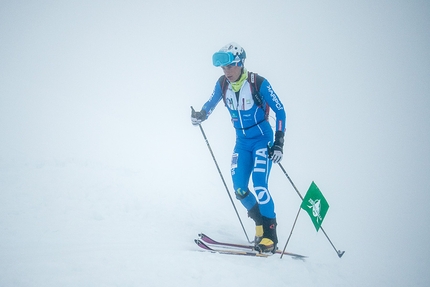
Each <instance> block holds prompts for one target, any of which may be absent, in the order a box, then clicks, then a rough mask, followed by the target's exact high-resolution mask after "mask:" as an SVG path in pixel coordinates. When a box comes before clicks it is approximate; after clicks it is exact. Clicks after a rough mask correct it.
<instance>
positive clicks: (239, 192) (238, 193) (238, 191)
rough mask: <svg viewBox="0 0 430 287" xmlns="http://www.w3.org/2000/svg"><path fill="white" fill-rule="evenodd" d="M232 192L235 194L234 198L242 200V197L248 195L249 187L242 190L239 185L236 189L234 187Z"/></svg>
mask: <svg viewBox="0 0 430 287" xmlns="http://www.w3.org/2000/svg"><path fill="white" fill-rule="evenodd" d="M234 194H236V198H237V199H239V200H242V199H244V198H245V197H247V196H248V194H249V189H246V190H243V189H241V188H240V187H239V188H238V189H236V190H235V191H234Z"/></svg>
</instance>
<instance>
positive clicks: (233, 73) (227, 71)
mask: <svg viewBox="0 0 430 287" xmlns="http://www.w3.org/2000/svg"><path fill="white" fill-rule="evenodd" d="M221 68H222V70H223V71H224V75H225V77H226V78H227V79H228V80H229V81H230V82H236V81H237V80H239V77H240V74H241V73H242V67H239V66H235V65H228V66H224V67H221Z"/></svg>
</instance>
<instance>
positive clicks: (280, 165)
mask: <svg viewBox="0 0 430 287" xmlns="http://www.w3.org/2000/svg"><path fill="white" fill-rule="evenodd" d="M279 167H280V168H281V169H282V171H283V172H284V174H285V176H286V177H287V178H288V180H289V181H290V183H291V185H292V186H293V188H294V190H295V191H296V192H297V194H298V195H299V196H300V199H301V200H302V201H303V196H302V195H301V194H300V192H299V190H298V189H297V187H296V186H295V185H294V183H293V181H292V180H291V178H290V176H289V175H288V173H287V172H286V171H285V169H284V167H283V166H282V164H281V163H279ZM320 229H321V230H322V232H323V233H324V235H325V237H327V240H328V241H329V242H330V244H331V246H332V247H333V249H334V250H335V251H336V253H337V256H339V258H341V257H342V255H343V254H344V253H345V251H340V250H337V249H336V247H335V246H334V244H333V242H332V241H331V240H330V238H329V237H328V235H327V233H326V232H325V230H324V228H323V227H322V226H321V227H320Z"/></svg>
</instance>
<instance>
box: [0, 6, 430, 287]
mask: <svg viewBox="0 0 430 287" xmlns="http://www.w3.org/2000/svg"><path fill="white" fill-rule="evenodd" d="M266 2H267V3H266ZM266 2H265V4H264V5H263V4H262V2H261V1H252V0H247V1H236V2H235V3H234V6H235V7H239V8H240V9H239V8H238V11H231V9H232V8H231V7H232V2H231V1H226V0H219V1H194V0H184V1H173V0H160V1H109V2H106V1H72V2H70V1H37V2H32V1H2V2H1V4H0V35H1V39H2V40H1V45H0V134H1V136H0V287H3V286H4V287H9V286H13V287H15V286H25V287H27V286H28V287H39V286H40V287H42V286H43V287H46V286H148V287H149V286H190V287H194V286H249V287H253V286H429V285H430V275H429V272H428V270H430V260H429V257H430V248H428V242H429V240H430V225H429V224H428V221H427V218H428V202H429V201H430V192H429V190H428V171H429V170H430V153H429V149H428V147H429V146H430V133H429V131H430V97H429V96H428V95H429V94H430V84H429V81H428V75H429V74H430V62H429V59H430V58H429V53H428V51H430V35H429V33H428V27H430V23H429V21H430V19H429V17H428V15H429V14H430V7H429V4H428V3H427V2H425V1H266ZM226 10H229V11H228V12H227V13H226ZM256 20H261V21H258V25H254V26H255V27H253V29H249V27H248V26H246V23H249V22H250V21H256ZM240 27H243V29H240ZM256 35H257V36H256ZM229 41H236V42H238V43H240V44H241V45H243V46H244V47H245V49H246V51H247V55H248V59H247V62H246V65H247V67H248V68H249V69H250V70H251V71H255V72H258V73H259V74H261V75H263V76H265V77H267V78H268V79H269V81H270V82H271V84H272V85H273V88H274V90H275V91H276V92H277V93H278V95H279V96H280V98H281V99H282V101H283V103H284V105H285V106H286V109H287V113H288V128H287V135H286V144H285V151H284V155H285V156H284V160H283V166H284V167H285V169H286V170H287V172H288V174H289V176H290V177H291V179H292V180H293V182H294V183H295V185H296V186H297V188H298V189H299V191H300V192H301V193H302V194H305V192H306V190H307V188H308V187H309V185H310V183H311V182H312V181H315V183H316V184H317V185H318V186H319V188H320V189H321V191H322V192H323V194H324V195H325V197H326V199H327V201H328V202H329V204H330V209H329V211H328V213H327V216H326V218H325V221H324V224H323V227H324V229H325V231H326V232H327V235H328V236H329V237H330V239H331V240H332V242H333V244H334V245H335V246H336V248H337V249H340V250H345V251H346V253H345V255H344V256H343V258H341V259H339V258H338V257H337V255H336V252H335V250H334V249H333V248H332V247H331V245H330V243H329V242H328V240H327V239H326V238H325V236H324V234H323V233H321V232H318V233H317V232H316V231H315V229H314V227H313V225H312V223H311V221H310V219H309V218H308V215H307V214H305V213H304V212H302V213H301V214H300V215H299V218H298V222H297V225H296V228H295V230H294V232H293V235H292V237H291V241H290V243H289V245H288V248H287V250H289V251H291V252H296V253H300V254H304V255H308V256H309V258H308V259H306V260H305V261H300V260H293V259H291V258H288V257H285V258H283V259H282V260H281V259H279V257H277V256H272V257H270V258H250V257H240V256H226V255H218V254H211V253H207V252H201V251H200V250H199V248H198V247H197V246H196V245H195V244H194V242H193V239H194V238H195V237H196V236H197V234H198V233H199V232H205V233H207V234H208V235H210V236H211V237H213V238H214V239H217V240H220V241H235V242H238V243H246V237H245V235H244V233H243V231H242V229H241V227H240V224H239V221H238V219H237V217H236V215H235V213H234V210H233V208H232V206H231V203H230V200H229V198H228V196H227V194H226V190H225V188H224V186H223V184H222V182H221V180H220V176H219V174H218V172H217V170H216V168H215V165H214V162H213V159H212V157H211V156H210V154H209V151H208V148H207V146H206V143H205V142H204V140H203V137H202V135H201V133H200V131H199V129H198V128H196V127H193V126H191V124H190V119H189V115H190V105H193V106H194V107H195V108H196V109H199V108H200V106H201V105H202V104H203V103H204V101H206V100H207V99H208V97H209V96H210V93H211V90H212V88H213V85H214V83H215V81H216V79H217V78H218V77H219V75H220V74H221V71H220V70H219V69H216V68H214V67H212V66H211V63H210V57H211V55H212V53H213V52H214V51H216V50H217V49H219V48H220V47H221V46H222V45H224V44H226V43H228V42H229ZM203 128H204V129H205V132H206V134H207V136H208V140H209V143H210V145H211V147H212V149H213V151H214V153H215V156H216V159H217V161H218V164H219V166H220V168H221V171H222V174H223V176H224V178H225V179H226V182H227V185H228V187H229V188H230V189H231V179H230V176H229V160H230V155H231V150H232V148H233V142H234V132H233V129H232V128H231V124H230V122H229V116H228V114H227V112H226V110H225V109H224V108H223V107H222V106H221V105H220V106H219V107H218V108H217V109H216V110H215V112H214V113H213V114H212V115H211V118H210V120H209V121H207V122H205V123H204V124H203ZM270 190H271V194H272V196H273V197H274V199H275V203H276V212H277V218H278V223H279V225H278V235H279V239H280V245H281V247H283V245H284V244H285V241H286V239H287V238H288V235H289V234H290V231H291V227H292V225H293V222H294V218H295V216H296V214H297V212H298V210H299V206H300V203H301V202H300V199H299V196H298V195H297V194H296V192H295V191H294V189H293V188H292V186H291V184H290V183H289V182H288V180H287V178H286V177H285V175H284V174H283V173H282V171H281V170H280V169H279V168H278V167H277V166H274V167H273V171H272V175H271V180H270ZM230 192H231V190H230ZM235 204H236V206H237V209H238V211H239V214H240V216H241V218H242V220H243V222H244V225H245V228H246V231H247V233H248V235H249V236H250V237H252V236H253V224H252V222H251V220H250V219H248V218H247V216H246V212H245V210H244V208H243V207H242V206H240V204H239V202H237V201H235Z"/></svg>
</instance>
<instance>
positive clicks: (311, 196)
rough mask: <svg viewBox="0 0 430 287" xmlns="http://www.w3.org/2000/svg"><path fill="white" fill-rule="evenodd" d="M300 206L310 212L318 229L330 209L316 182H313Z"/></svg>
mask: <svg viewBox="0 0 430 287" xmlns="http://www.w3.org/2000/svg"><path fill="white" fill-rule="evenodd" d="M300 207H301V208H303V209H304V210H305V211H306V212H307V213H308V214H309V216H310V217H311V219H312V222H313V223H314V225H315V228H316V230H317V231H318V230H319V229H320V227H321V224H322V222H323V220H324V217H325V215H326V213H327V211H328V208H329V205H328V202H327V200H325V198H324V196H323V194H322V193H321V191H320V190H319V188H318V186H317V185H316V184H315V183H314V182H312V183H311V186H310V187H309V189H308V192H307V193H306V195H305V198H304V199H303V202H302V205H301V206H300Z"/></svg>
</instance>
